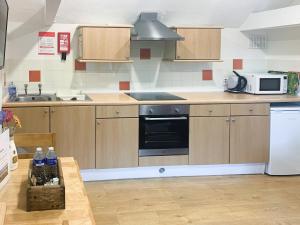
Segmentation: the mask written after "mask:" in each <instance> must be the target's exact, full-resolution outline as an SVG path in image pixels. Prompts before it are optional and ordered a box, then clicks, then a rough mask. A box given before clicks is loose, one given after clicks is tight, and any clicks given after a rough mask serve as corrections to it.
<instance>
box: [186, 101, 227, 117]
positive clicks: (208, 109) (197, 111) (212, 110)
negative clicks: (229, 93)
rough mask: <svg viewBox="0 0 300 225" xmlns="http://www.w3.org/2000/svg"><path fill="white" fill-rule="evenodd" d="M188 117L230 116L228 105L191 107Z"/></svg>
mask: <svg viewBox="0 0 300 225" xmlns="http://www.w3.org/2000/svg"><path fill="white" fill-rule="evenodd" d="M190 107H191V108H190V116H230V105H229V104H215V105H191V106H190Z"/></svg>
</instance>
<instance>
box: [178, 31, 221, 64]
mask: <svg viewBox="0 0 300 225" xmlns="http://www.w3.org/2000/svg"><path fill="white" fill-rule="evenodd" d="M177 33H178V34H179V35H181V36H182V37H184V38H185V40H184V41H177V46H176V59H208V60H214V59H215V60H217V59H220V52H221V29H215V28H178V29H177Z"/></svg>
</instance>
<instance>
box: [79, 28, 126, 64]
mask: <svg viewBox="0 0 300 225" xmlns="http://www.w3.org/2000/svg"><path fill="white" fill-rule="evenodd" d="M130 28H131V26H120V27H92V26H91V27H88V26H84V27H79V28H78V33H79V34H78V35H79V40H78V54H79V58H78V60H79V61H86V62H101V61H102V62H130Z"/></svg>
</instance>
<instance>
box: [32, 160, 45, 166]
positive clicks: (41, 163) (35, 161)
mask: <svg viewBox="0 0 300 225" xmlns="http://www.w3.org/2000/svg"><path fill="white" fill-rule="evenodd" d="M33 162H34V165H35V166H44V165H45V161H44V160H43V159H35V160H34V161H33Z"/></svg>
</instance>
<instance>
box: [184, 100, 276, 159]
mask: <svg viewBox="0 0 300 225" xmlns="http://www.w3.org/2000/svg"><path fill="white" fill-rule="evenodd" d="M269 109H270V105H269V104H231V105H230V104H215V105H191V108H190V142H189V145H190V156H189V164H192V165H197V164H199V165H201V164H207V165H208V164H227V163H231V164H241V163H265V162H268V156H269V142H270V141H269V139H270V121H269V120H270V117H269V113H270V111H269Z"/></svg>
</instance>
